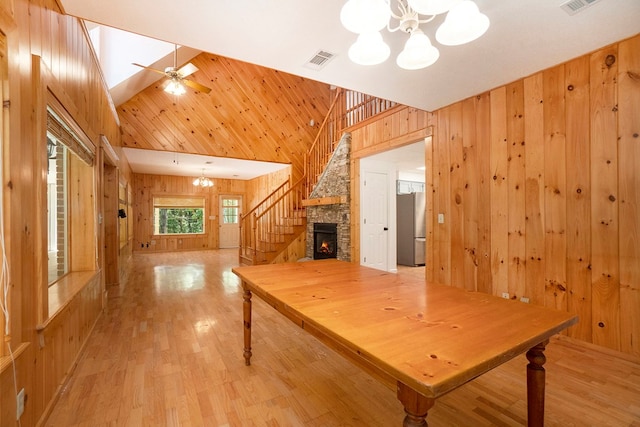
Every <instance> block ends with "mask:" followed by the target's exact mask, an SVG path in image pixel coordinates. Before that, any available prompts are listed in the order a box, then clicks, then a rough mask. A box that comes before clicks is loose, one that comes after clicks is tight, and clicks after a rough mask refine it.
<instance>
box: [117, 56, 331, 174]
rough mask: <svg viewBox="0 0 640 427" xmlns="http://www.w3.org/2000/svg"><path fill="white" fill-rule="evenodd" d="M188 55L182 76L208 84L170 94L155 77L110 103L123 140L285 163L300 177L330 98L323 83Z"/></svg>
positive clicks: (154, 147)
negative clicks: (190, 67) (189, 71)
mask: <svg viewBox="0 0 640 427" xmlns="http://www.w3.org/2000/svg"><path fill="white" fill-rule="evenodd" d="M190 62H192V63H193V64H194V65H195V66H196V67H198V68H199V71H197V72H196V73H194V74H193V75H192V76H190V77H189V78H190V79H192V80H195V81H197V82H198V83H201V84H203V85H205V86H209V87H210V88H211V89H212V91H211V92H210V93H209V94H204V93H201V92H197V91H195V90H193V89H189V88H187V93H186V94H184V95H182V96H178V97H177V96H174V95H170V94H168V93H166V92H164V91H163V90H162V88H161V87H160V85H161V83H162V81H163V80H160V81H158V82H157V83H156V84H154V85H151V86H149V87H147V88H146V89H145V90H143V91H142V92H140V93H138V94H137V95H135V96H134V97H133V98H131V99H130V100H129V101H127V102H126V103H124V104H122V105H121V106H119V107H118V109H117V110H118V115H119V116H120V121H121V126H122V132H123V135H122V142H123V146H124V147H131V148H141V149H150V150H164V151H172V152H177V153H192V154H207V155H211V156H218V157H232V158H238V159H248V160H261V161H271V162H280V163H290V164H291V165H292V167H293V173H294V175H295V176H300V175H301V174H302V170H303V165H302V159H303V156H304V153H305V151H307V150H308V148H309V147H310V145H311V144H312V143H313V140H314V138H315V136H316V134H317V132H318V129H319V124H320V123H322V120H323V119H324V117H325V115H326V113H327V111H328V109H329V105H330V103H331V99H332V98H331V97H332V91H331V89H330V87H329V85H327V84H324V83H319V82H316V81H313V80H309V79H305V78H302V77H298V76H294V75H291V74H287V73H284V72H279V71H275V70H272V69H269V68H264V67H260V66H257V65H253V64H249V63H246V62H240V61H236V60H232V59H228V58H225V57H221V56H216V55H212V54H209V53H202V54H200V55H198V56H197V57H195V58H193V60H192V61H190ZM311 120H313V123H314V125H313V126H311V125H310V122H311Z"/></svg>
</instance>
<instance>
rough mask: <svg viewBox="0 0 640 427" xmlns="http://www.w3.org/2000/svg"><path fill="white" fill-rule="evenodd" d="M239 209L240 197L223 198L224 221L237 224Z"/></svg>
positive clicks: (224, 222)
mask: <svg viewBox="0 0 640 427" xmlns="http://www.w3.org/2000/svg"><path fill="white" fill-rule="evenodd" d="M239 210H240V200H239V199H223V200H222V223H223V224H237V223H238V213H239Z"/></svg>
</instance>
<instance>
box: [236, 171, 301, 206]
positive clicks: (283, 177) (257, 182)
mask: <svg viewBox="0 0 640 427" xmlns="http://www.w3.org/2000/svg"><path fill="white" fill-rule="evenodd" d="M290 177H291V167H287V168H284V169H281V170H279V171H277V172H273V173H269V174H266V175H262V176H259V177H257V178H254V179H250V180H248V181H246V184H245V189H246V198H245V200H244V201H243V206H242V214H243V215H244V214H246V213H247V212H249V211H250V210H251V209H253V208H254V207H256V206H257V205H258V204H259V203H260V202H261V201H262V200H264V199H265V198H266V197H267V196H268V195H269V194H270V193H271V192H272V191H273V189H274V188H278V187H279V186H280V185H281V184H282V183H284V182H285V181H287V180H288V179H289V178H290ZM292 184H294V183H293V182H292Z"/></svg>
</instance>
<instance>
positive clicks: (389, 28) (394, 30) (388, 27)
mask: <svg viewBox="0 0 640 427" xmlns="http://www.w3.org/2000/svg"><path fill="white" fill-rule="evenodd" d="M400 29H402V27H401V26H400V24H398V26H397V27H395V28H391V25H389V22H387V31H389V32H390V33H395V32H396V31H398V30H400Z"/></svg>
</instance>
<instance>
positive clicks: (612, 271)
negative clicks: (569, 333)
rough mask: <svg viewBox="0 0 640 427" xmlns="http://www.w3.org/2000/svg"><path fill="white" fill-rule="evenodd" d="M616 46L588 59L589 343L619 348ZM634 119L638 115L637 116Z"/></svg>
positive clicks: (618, 112)
mask: <svg viewBox="0 0 640 427" xmlns="http://www.w3.org/2000/svg"><path fill="white" fill-rule="evenodd" d="M617 56H618V46H617V45H614V46H611V47H608V48H605V49H602V50H600V51H598V52H596V53H594V54H593V55H591V68H590V106H591V111H590V117H591V135H590V137H591V274H592V297H593V305H592V310H593V321H595V322H596V324H595V325H594V328H593V341H594V342H595V343H596V344H601V345H604V346H607V347H611V348H614V349H619V348H620V321H621V319H620V313H619V307H620V265H619V260H620V257H619V248H618V244H619V236H620V229H619V225H620V222H619V217H618V214H619V212H618V172H619V171H618V153H617V148H618V147H617V146H618V142H617V140H618V129H617V123H618V114H620V113H622V112H620V111H619V110H618V107H617V104H616V102H617V93H618V87H617V82H616V80H617V77H618V63H617V62H618V61H617ZM635 114H636V115H637V112H635Z"/></svg>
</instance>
